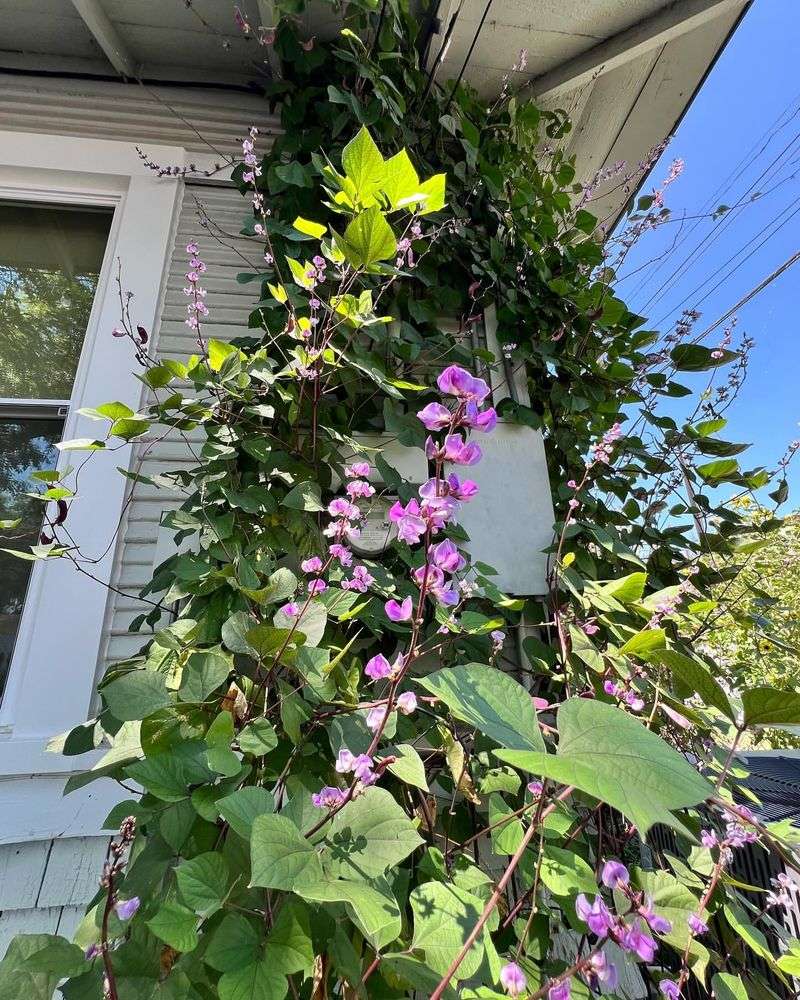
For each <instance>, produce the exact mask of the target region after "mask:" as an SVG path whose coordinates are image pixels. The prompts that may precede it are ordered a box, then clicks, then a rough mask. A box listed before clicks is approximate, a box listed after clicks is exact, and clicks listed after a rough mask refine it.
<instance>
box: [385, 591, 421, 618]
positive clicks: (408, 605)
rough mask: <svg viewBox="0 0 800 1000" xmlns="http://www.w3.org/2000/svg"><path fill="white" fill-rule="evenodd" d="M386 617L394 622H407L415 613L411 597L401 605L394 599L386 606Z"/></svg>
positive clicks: (401, 602)
mask: <svg viewBox="0 0 800 1000" xmlns="http://www.w3.org/2000/svg"><path fill="white" fill-rule="evenodd" d="M384 608H385V610H386V617H387V618H388V619H389V620H390V621H393V622H407V621H408V620H409V619H410V618H411V615H412V613H413V610H414V605H413V602H412V600H411V598H410V597H406V599H405V600H404V601H400V602H399V603H398V602H397V601H396V600H395V599H394V598H392V599H391V600H389V601H387V602H386V604H385V605H384Z"/></svg>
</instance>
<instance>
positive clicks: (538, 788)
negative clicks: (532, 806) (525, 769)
mask: <svg viewBox="0 0 800 1000" xmlns="http://www.w3.org/2000/svg"><path fill="white" fill-rule="evenodd" d="M527 788H528V791H529V792H530V793H531V795H532V796H533V797H534V798H537V799H538V798H539V796H540V795H541V794H542V791H543V790H544V783H543V782H541V781H529V782H528V785H527Z"/></svg>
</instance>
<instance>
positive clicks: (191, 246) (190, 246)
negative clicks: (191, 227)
mask: <svg viewBox="0 0 800 1000" xmlns="http://www.w3.org/2000/svg"><path fill="white" fill-rule="evenodd" d="M199 250H200V248H199V247H198V245H197V244H196V243H195V242H194V240H193V241H192V242H191V243H187V244H186V252H187V253H188V254H191V256H192V257H194V255H195V254H196V253H198V252H199Z"/></svg>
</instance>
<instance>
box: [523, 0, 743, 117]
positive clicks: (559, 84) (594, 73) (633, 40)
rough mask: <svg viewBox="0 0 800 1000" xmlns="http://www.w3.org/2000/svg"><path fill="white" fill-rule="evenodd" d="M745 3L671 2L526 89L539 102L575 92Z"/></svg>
mask: <svg viewBox="0 0 800 1000" xmlns="http://www.w3.org/2000/svg"><path fill="white" fill-rule="evenodd" d="M746 2H747V0H673V2H672V3H670V4H668V5H667V6H666V7H664V8H663V9H662V10H660V11H658V13H656V14H653V15H652V16H651V17H647V18H644V20H642V21H639V22H638V23H637V24H634V25H632V26H631V27H630V28H626V29H625V31H621V32H619V34H617V35H613V36H612V37H611V38H607V39H606V40H605V41H604V42H600V43H599V44H598V45H595V46H594V47H593V48H591V49H589V50H588V51H587V52H582V53H581V54H580V55H578V56H575V58H574V59H568V60H567V61H566V62H565V63H562V65H561V66H557V67H556V68H555V69H552V70H550V71H549V72H547V73H543V74H542V75H541V76H538V77H534V78H533V79H532V80H531V81H530V83H529V84H528V88H526V89H530V92H531V93H532V94H533V95H534V96H535V97H540V98H543V97H552V96H553V95H555V94H559V93H561V92H562V91H565V90H574V89H575V88H576V87H579V86H581V84H584V83H588V82H589V81H590V80H592V79H594V78H595V77H598V76H600V75H601V74H603V73H608V72H610V71H611V70H613V69H616V68H617V67H618V66H622V65H624V64H625V63H627V62H630V61H632V60H633V59H637V58H638V57H639V56H642V55H644V54H645V53H647V52H649V51H650V50H651V49H654V48H657V47H659V46H662V45H666V44H667V42H671V41H672V40H673V39H674V38H678V37H679V36H680V35H684V34H686V33H687V32H689V31H694V30H695V29H696V28H699V27H700V26H701V25H703V24H705V23H706V22H708V21H711V20H713V19H715V18H717V17H721V16H722V15H724V14H729V13H730V12H731V11H734V10H736V9H737V8H739V9H741V8H743V7H745V6H746Z"/></svg>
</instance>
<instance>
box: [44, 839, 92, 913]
mask: <svg viewBox="0 0 800 1000" xmlns="http://www.w3.org/2000/svg"><path fill="white" fill-rule="evenodd" d="M109 839H110V838H109V837H65V838H62V839H60V840H55V841H53V848H52V850H51V851H50V856H49V857H48V859H47V866H46V868H45V871H44V875H43V877H42V884H41V888H40V889H39V896H38V898H37V900H36V905H37V906H38V907H39V908H47V907H49V906H79V905H81V904H86V903H88V902H89V900H90V899H91V898H92V897H93V896H94V895H95V893H96V892H97V888H98V882H99V879H100V872H101V870H102V867H103V861H104V860H105V856H106V850H107V848H108V842H109Z"/></svg>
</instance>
